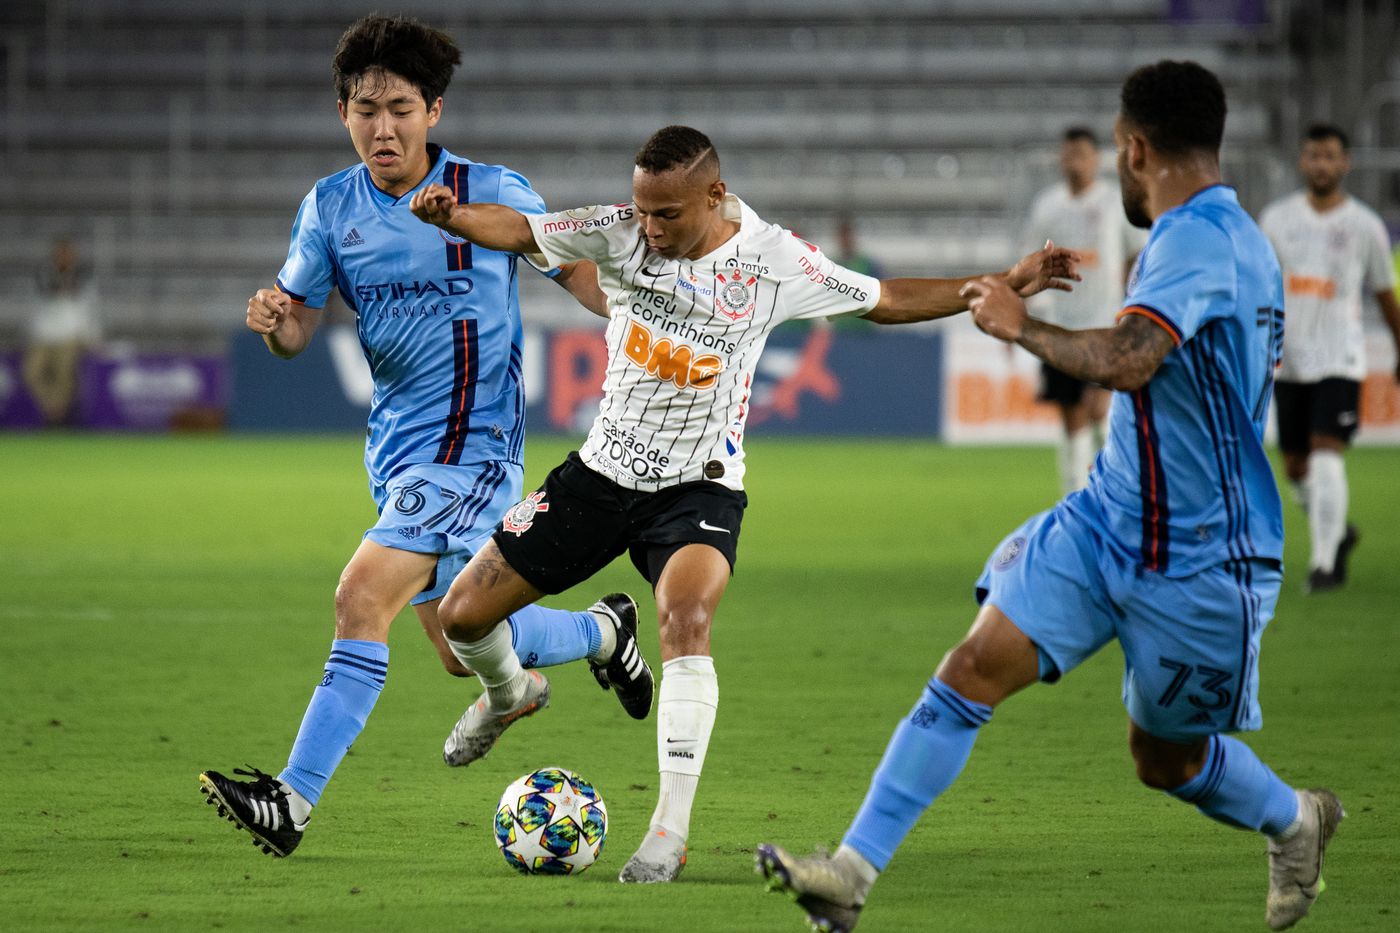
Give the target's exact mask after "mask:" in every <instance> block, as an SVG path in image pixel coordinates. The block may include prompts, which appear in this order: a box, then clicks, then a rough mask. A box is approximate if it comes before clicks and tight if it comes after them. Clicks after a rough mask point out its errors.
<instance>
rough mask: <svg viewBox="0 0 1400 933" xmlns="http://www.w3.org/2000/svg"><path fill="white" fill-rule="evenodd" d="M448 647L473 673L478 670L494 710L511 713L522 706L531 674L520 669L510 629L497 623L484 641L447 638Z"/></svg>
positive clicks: (477, 673) (488, 701)
mask: <svg viewBox="0 0 1400 933" xmlns="http://www.w3.org/2000/svg"><path fill="white" fill-rule="evenodd" d="M447 646H448V647H449V648H451V649H452V653H453V654H454V655H456V656H457V660H458V661H461V662H462V664H463V665H464V666H466V667H467V668H468V669H469V670H473V671H476V676H477V677H478V678H479V679H480V680H481V685H482V686H483V687H485V688H486V695H487V697H488V699H487V703H488V704H489V705H490V707H491V709H493V710H498V711H499V710H508V709H511V708H512V707H514V706H518V705H519V703H520V701H521V699H522V698H523V697H524V696H525V685H526V684H527V683H529V676H530V675H529V674H527V673H525V669H524V668H523V667H521V666H520V659H519V658H517V657H516V656H515V648H514V647H513V646H512V645H511V641H510V626H509V625H506V624H504V623H500V622H498V623H496V627H495V628H493V629H492V630H491V632H490V633H489V634H488V635H487V636H486V637H485V638H483V639H481V640H480V641H454V640H453V639H451V638H449V639H447Z"/></svg>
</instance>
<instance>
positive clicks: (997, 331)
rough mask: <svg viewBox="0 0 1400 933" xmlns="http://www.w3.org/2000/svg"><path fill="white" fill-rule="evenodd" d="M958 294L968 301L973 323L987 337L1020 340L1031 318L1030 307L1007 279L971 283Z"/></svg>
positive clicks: (982, 279)
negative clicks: (1028, 316) (1027, 306)
mask: <svg viewBox="0 0 1400 933" xmlns="http://www.w3.org/2000/svg"><path fill="white" fill-rule="evenodd" d="M958 294H960V295H962V296H963V297H964V298H966V299H967V307H968V309H969V310H970V311H971V312H972V320H973V322H974V323H975V324H976V325H977V326H978V327H979V328H980V329H981V330H982V331H983V332H984V333H987V334H991V335H992V336H993V337H995V338H997V339H998V340H1005V341H1008V342H1012V341H1015V340H1018V339H1020V336H1021V328H1022V326H1023V325H1024V324H1025V322H1026V317H1027V315H1026V303H1025V302H1024V301H1022V300H1021V296H1020V295H1018V294H1016V292H1014V291H1012V289H1011V286H1010V285H1009V284H1007V282H1006V280H1005V279H1003V278H1001V277H1000V276H995V275H984V276H982V277H981V278H980V279H973V280H972V281H970V282H968V283H967V284H966V285H964V286H963V287H962V288H961V289H960V290H959V292H958Z"/></svg>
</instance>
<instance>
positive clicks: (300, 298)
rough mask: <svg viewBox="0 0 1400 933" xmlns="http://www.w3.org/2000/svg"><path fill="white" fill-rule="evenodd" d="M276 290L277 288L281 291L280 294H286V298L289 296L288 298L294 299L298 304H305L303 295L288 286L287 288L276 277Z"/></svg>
mask: <svg viewBox="0 0 1400 933" xmlns="http://www.w3.org/2000/svg"><path fill="white" fill-rule="evenodd" d="M277 290H278V291H279V292H281V293H282V294H284V295H286V296H287V297H288V298H290V299H292V300H293V301H295V302H296V303H297V304H299V305H304V304H306V296H305V295H298V294H297V293H296V292H294V291H292V290H291V289H290V288H288V287H287V286H285V285H283V284H282V280H281V279H278V280H277Z"/></svg>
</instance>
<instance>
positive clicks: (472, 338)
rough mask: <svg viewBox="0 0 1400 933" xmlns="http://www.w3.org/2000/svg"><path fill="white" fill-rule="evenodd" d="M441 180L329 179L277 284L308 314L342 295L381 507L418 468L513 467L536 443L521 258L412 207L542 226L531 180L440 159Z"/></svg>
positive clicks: (361, 175) (436, 172) (363, 171)
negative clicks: (394, 183) (367, 387)
mask: <svg viewBox="0 0 1400 933" xmlns="http://www.w3.org/2000/svg"><path fill="white" fill-rule="evenodd" d="M428 150H429V157H430V159H431V160H432V168H431V169H430V171H429V172H428V175H427V177H426V178H424V179H423V180H422V181H421V182H420V183H419V184H418V186H417V187H415V188H414V189H413V190H412V191H409V192H407V193H405V194H403V195H401V196H399V197H397V198H395V197H391V196H390V195H388V194H385V193H384V192H383V191H381V190H379V189H378V188H376V187H375V185H374V183H373V181H371V179H370V175H369V171H368V169H367V168H366V167H365V166H364V165H363V164H360V165H356V166H355V167H353V168H349V169H346V170H345V171H343V172H339V173H337V174H335V175H332V176H330V177H329V178H323V179H321V180H320V181H318V182H317V183H316V187H315V188H313V189H312V191H311V193H310V194H308V195H307V196H306V199H305V200H303V201H302V204H301V210H300V212H299V213H298V214H297V219H296V225H295V226H294V227H293V228H292V245H291V249H290V250H289V252H288V254H287V262H286V264H285V265H284V266H283V267H282V271H281V273H279V275H278V276H277V286H278V288H279V289H281V290H282V291H283V292H285V293H287V294H288V295H289V296H291V297H292V298H293V299H294V300H296V301H299V302H303V303H305V304H306V305H307V306H308V307H313V308H319V307H322V306H324V304H325V302H326V299H327V298H328V297H329V295H330V293H331V290H332V289H337V290H339V292H340V294H341V295H342V297H343V298H344V299H345V301H346V303H347V304H349V306H350V307H351V308H352V309H353V310H354V311H355V318H356V328H357V330H358V332H359V336H360V345H361V346H362V347H363V348H364V353H365V358H366V359H367V360H368V361H369V367H370V372H371V374H372V375H373V377H374V397H373V401H372V404H371V408H370V415H369V431H368V438H367V439H366V441H365V468H366V469H367V470H368V471H369V477H370V486H371V488H372V489H373V490H374V493H375V499H376V502H377V503H378V504H379V505H380V506H381V507H382V506H383V504H384V496H385V492H384V490H385V487H386V485H387V484H388V483H389V481H390V480H391V479H392V478H394V477H395V476H396V475H397V474H399V473H400V472H402V471H403V470H404V469H405V468H407V467H409V466H411V465H414V464H433V463H435V464H448V465H459V464H461V465H467V464H478V463H485V462H491V461H504V462H506V463H510V464H514V465H515V466H516V467H517V468H518V467H519V464H520V462H521V446H522V444H523V441H524V426H525V393H524V388H523V384H522V375H521V325H520V304H519V299H518V296H517V290H516V266H517V261H518V258H519V257H517V256H515V255H513V254H510V253H500V252H495V251H493V250H486V249H482V248H480V247H477V246H473V245H472V244H471V243H468V242H466V241H465V240H458V239H457V238H456V237H453V236H451V235H450V234H448V233H446V232H445V231H443V230H441V229H439V228H438V227H434V226H432V225H430V224H425V223H423V222H421V221H420V220H418V219H417V218H416V217H414V216H413V214H412V213H411V212H410V211H409V209H408V204H409V201H410V200H411V199H412V197H413V195H414V194H415V193H416V192H417V191H419V190H420V189H422V188H423V187H425V186H427V185H429V184H442V185H446V186H447V187H449V188H451V189H452V190H453V191H454V192H455V193H456V195H457V200H458V201H459V202H463V203H465V202H468V201H470V202H489V203H498V204H506V205H509V206H510V207H513V208H515V209H516V210H518V211H520V212H522V213H527V214H537V213H540V212H541V211H543V209H544V202H543V201H542V200H541V199H540V196H539V195H538V194H536V193H535V192H534V191H533V190H532V189H531V188H530V184H529V182H527V181H526V180H525V179H524V178H523V177H521V176H520V175H518V174H516V173H515V172H512V171H510V170H509V169H507V168H504V167H502V166H499V165H481V164H478V163H475V162H471V161H469V160H467V159H462V158H459V157H457V156H454V155H452V154H451V153H449V152H448V151H447V150H445V149H442V148H440V147H438V146H432V145H430V146H429V147H428Z"/></svg>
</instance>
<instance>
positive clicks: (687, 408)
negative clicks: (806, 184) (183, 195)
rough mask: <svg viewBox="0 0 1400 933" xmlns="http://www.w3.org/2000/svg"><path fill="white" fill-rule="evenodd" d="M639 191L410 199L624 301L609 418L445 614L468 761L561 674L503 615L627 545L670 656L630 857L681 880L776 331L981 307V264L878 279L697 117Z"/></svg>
mask: <svg viewBox="0 0 1400 933" xmlns="http://www.w3.org/2000/svg"><path fill="white" fill-rule="evenodd" d="M632 191H633V203H631V204H621V205H613V206H595V207H584V208H579V209H577V210H571V211H566V212H564V213H558V214H544V215H535V216H530V217H526V216H524V215H522V214H520V213H519V212H517V211H515V210H512V209H511V208H509V207H506V206H501V205H484V204H460V203H457V199H455V198H454V197H453V196H452V192H450V191H448V190H447V189H446V188H443V187H441V186H434V187H430V188H426V189H424V190H423V191H422V192H420V193H419V194H417V195H415V196H414V198H413V209H414V212H415V213H417V214H418V215H419V216H420V217H421V218H423V219H424V220H428V221H430V222H432V223H435V224H437V225H439V226H441V227H442V228H443V229H445V230H447V231H448V232H450V233H453V234H455V235H457V236H461V237H464V238H466V239H467V240H470V241H471V242H474V243H480V244H482V245H483V246H488V247H490V248H492V249H502V250H512V251H517V252H521V253H524V254H529V253H534V252H538V253H541V254H542V255H543V261H544V262H545V263H546V264H556V263H560V262H570V261H577V260H580V259H591V260H593V261H594V262H596V263H597V264H598V276H599V283H600V284H601V285H602V287H603V290H604V292H606V293H607V296H608V307H609V313H610V316H611V320H610V322H609V324H608V329H607V343H608V355H609V361H608V370H607V377H606V380H605V382H604V385H603V389H604V398H603V402H602V406H601V411H600V413H599V415H598V418H597V420H596V421H595V422H594V423H593V427H592V430H591V431H590V432H589V434H588V438H587V440H586V441H585V443H584V444H583V446H582V449H581V451H580V452H579V453H576V454H571V455H570V456H569V458H568V460H567V461H566V462H565V463H564V464H562V465H561V466H560V467H559V468H557V469H556V470H554V472H552V473H551V474H550V475H549V477H548V478H547V479H546V480H545V483H544V485H543V486H542V487H541V488H540V489H539V490H538V491H536V492H534V493H532V494H531V495H530V496H529V497H527V498H526V499H525V500H524V501H523V502H521V503H520V504H519V505H518V506H516V507H515V508H514V509H512V510H511V511H510V512H508V513H507V514H506V516H505V518H504V519H503V521H502V523H501V527H500V528H499V529H498V530H497V532H496V534H495V536H494V538H493V539H492V543H490V544H488V545H486V547H484V548H483V549H482V550H481V551H480V552H478V553H477V555H476V556H475V557H474V558H473V559H472V562H471V563H470V564H469V565H468V566H467V568H466V569H465V570H464V571H463V572H462V573H461V574H460V575H459V576H458V577H457V579H456V581H454V582H453V584H452V588H451V589H450V590H449V591H448V594H447V597H446V599H444V600H443V603H442V607H441V612H440V618H441V620H442V623H443V627H444V629H445V631H446V634H447V637H448V641H449V643H450V644H451V646H452V649H453V650H454V651H455V652H456V653H457V656H458V657H459V658H460V659H461V660H462V663H463V664H464V665H466V666H468V667H470V668H472V669H473V670H476V671H477V672H478V673H479V675H480V677H481V679H482V682H483V683H485V684H486V687H487V697H486V698H483V700H482V701H479V702H478V704H477V706H475V707H473V708H472V709H470V710H468V711H467V713H466V714H464V715H463V717H462V720H461V722H459V723H458V727H457V729H455V730H454V733H453V736H452V738H451V739H450V744H452V745H454V746H455V747H456V748H458V749H460V754H459V755H458V757H459V758H460V759H462V760H463V763H466V761H469V760H471V759H474V758H476V757H479V756H480V755H481V754H484V753H485V751H486V750H487V749H489V748H490V747H491V745H492V743H494V742H495V740H496V738H497V737H498V736H499V735H500V733H501V732H502V731H503V730H504V729H505V728H506V726H507V725H508V724H509V723H510V722H512V721H514V720H515V719H518V718H520V716H521V715H522V713H528V712H530V711H532V710H533V706H532V705H531V704H532V703H533V697H535V696H538V695H539V694H540V693H541V692H542V691H544V690H545V689H547V688H546V684H545V682H544V680H543V678H542V677H540V675H539V674H538V673H536V672H533V671H523V670H522V669H521V667H520V665H519V662H518V661H517V660H516V658H515V655H514V654H512V653H511V651H510V641H509V635H508V633H507V632H506V631H505V630H504V627H503V626H500V625H499V622H500V620H502V619H504V618H505V617H506V616H508V615H509V614H510V613H511V612H514V611H515V610H516V609H517V608H519V607H520V606H525V605H528V604H530V603H533V602H534V601H535V600H537V599H539V598H540V597H541V596H543V595H545V594H546V593H555V592H559V591H560V590H563V589H565V588H567V587H569V586H572V585H574V584H575V583H578V582H579V581H581V580H584V579H587V578H588V577H589V576H591V575H592V574H594V573H595V572H597V571H598V570H599V569H601V568H602V567H604V566H605V565H607V564H608V563H609V562H610V561H611V560H612V559H613V558H614V557H616V556H618V555H620V554H622V553H623V552H627V551H630V553H631V557H632V560H633V562H634V563H635V564H636V566H637V568H638V570H640V571H641V572H642V573H643V574H644V575H645V576H646V577H647V579H648V580H649V581H651V583H652V586H653V587H654V590H655V594H656V607H657V616H658V621H659V624H660V628H661V652H662V661H663V667H662V679H661V689H660V693H661V697H660V701H659V705H658V707H657V758H658V764H659V769H660V771H661V789H660V799H659V801H658V803H657V807H656V810H655V813H654V814H653V816H652V819H651V825H650V828H649V830H648V833H647V835H646V838H645V840H644V841H643V842H642V845H641V847H640V848H639V849H638V850H637V852H636V854H634V855H633V856H632V858H631V859H630V860H629V861H628V862H627V864H626V865H625V866H624V867H623V869H622V872H621V873H620V875H619V880H621V881H624V882H644V883H645V882H664V881H671V880H673V879H674V878H676V877H677V875H679V873H680V871H681V868H682V866H683V865H684V864H685V859H686V840H687V838H688V837H689V835H690V810H691V803H692V801H693V799H694V794H695V789H696V786H697V784H698V781H699V778H700V772H701V768H702V765H703V763H704V759H705V751H706V748H707V746H708V744H709V738H710V732H711V729H712V728H713V726H714V721H715V709H716V706H717V703H718V700H719V686H718V680H717V679H716V676H715V666H714V662H713V660H712V659H711V657H710V629H711V624H712V622H713V619H714V615H715V611H716V608H717V607H718V605H719V601H720V597H721V596H722V595H723V593H724V590H725V587H726V586H727V585H728V583H729V578H730V574H731V572H732V568H733V565H734V560H735V556H736V554H737V546H738V538H739V527H740V522H741V520H742V518H743V513H744V507H745V504H746V503H747V501H748V500H747V498H746V496H745V495H744V492H743V475H744V451H743V435H744V425H745V421H746V419H747V416H748V409H749V393H750V389H751V387H752V382H753V372H754V367H755V366H756V364H757V362H758V357H759V355H760V354H761V353H762V352H763V346H764V342H765V340H766V339H767V336H768V334H769V332H770V331H771V330H772V329H773V328H774V327H776V326H777V325H778V324H779V323H781V322H782V321H784V320H790V319H795V318H819V317H828V316H832V315H838V314H862V315H864V316H865V317H866V318H868V319H869V320H872V321H875V322H877V323H883V324H899V323H905V322H911V321H921V320H928V319H930V318H936V317H942V316H944V315H947V314H952V313H955V312H957V311H960V310H962V309H963V308H964V307H966V301H965V299H963V298H962V297H960V296H959V292H958V290H959V288H960V287H961V286H962V285H963V284H964V283H965V282H966V281H968V280H967V279H891V280H887V281H883V282H882V281H879V280H877V279H873V278H870V277H869V276H864V275H860V274H859V273H856V272H853V271H851V270H849V269H845V268H842V267H840V266H838V265H836V264H835V263H833V262H832V261H831V260H829V259H828V258H826V257H825V256H824V255H823V254H822V252H821V251H820V250H819V249H818V248H817V247H816V246H813V245H812V244H810V243H807V242H805V241H803V240H801V239H798V238H797V237H796V236H794V235H793V234H792V233H791V232H790V231H788V230H785V229H783V228H782V227H779V226H777V225H775V224H769V223H766V222H764V221H763V220H762V219H760V218H759V217H758V216H757V215H756V214H755V213H754V212H753V211H752V210H750V209H749V207H748V206H747V205H745V204H744V203H743V202H742V201H740V200H739V199H738V198H737V197H735V196H734V195H732V194H729V193H728V192H727V190H726V188H725V184H724V182H723V181H722V180H721V179H720V171H719V157H718V155H717V154H716V152H715V148H714V146H713V145H712V144H711V143H710V140H709V139H708V138H707V137H706V136H705V135H704V134H703V133H701V132H699V131H698V130H695V129H691V128H689V127H682V126H671V127H666V128H664V129H662V130H660V131H658V132H657V133H656V134H655V135H654V136H652V138H651V139H650V140H649V141H648V142H647V143H646V145H644V146H643V147H642V149H641V151H640V152H639V153H638V154H637V158H636V168H635V171H634V172H633V175H632ZM1003 275H1004V276H1005V278H1006V279H1007V281H1008V282H1009V283H1010V284H1011V285H1012V286H1013V287H1015V288H1017V289H1018V290H1020V291H1021V292H1022V293H1024V294H1032V293H1034V292H1037V291H1040V290H1041V289H1043V288H1047V287H1059V288H1068V287H1069V286H1068V284H1067V283H1065V282H1064V281H1063V278H1065V277H1073V254H1072V253H1069V252H1068V251H1066V250H1057V249H1055V248H1053V247H1049V246H1047V247H1046V248H1044V249H1041V250H1039V251H1037V252H1035V253H1033V254H1032V255H1030V256H1027V257H1026V258H1024V259H1022V260H1021V261H1020V262H1018V263H1017V264H1016V265H1015V266H1014V267H1013V268H1012V269H1011V270H1009V271H1008V272H1006V273H1004V274H1003Z"/></svg>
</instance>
